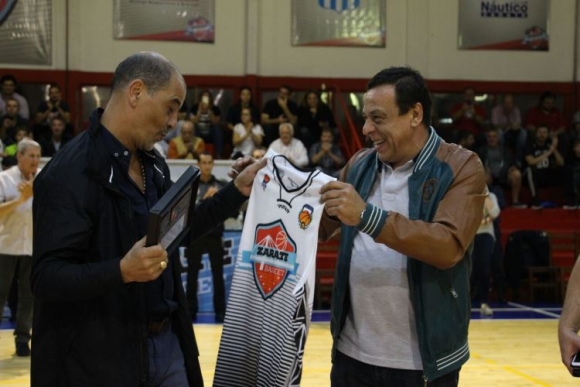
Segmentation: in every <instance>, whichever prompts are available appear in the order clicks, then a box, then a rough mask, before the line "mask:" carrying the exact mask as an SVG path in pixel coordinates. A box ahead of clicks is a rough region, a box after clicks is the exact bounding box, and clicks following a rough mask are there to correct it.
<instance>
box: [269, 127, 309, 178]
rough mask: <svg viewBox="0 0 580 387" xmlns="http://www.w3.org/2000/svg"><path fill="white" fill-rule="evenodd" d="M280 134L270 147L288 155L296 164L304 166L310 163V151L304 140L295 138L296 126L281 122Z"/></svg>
mask: <svg viewBox="0 0 580 387" xmlns="http://www.w3.org/2000/svg"><path fill="white" fill-rule="evenodd" d="M279 136H280V138H278V139H277V140H274V142H272V144H270V147H269V148H268V149H272V150H274V151H275V152H276V153H278V154H281V155H284V156H286V157H287V158H288V159H289V160H290V162H292V163H293V164H294V165H295V166H297V167H300V168H303V167H305V166H307V165H308V151H307V150H306V148H305V147H304V144H302V141H300V140H298V139H297V138H294V126H292V124H290V123H288V122H286V123H284V124H280V128H279Z"/></svg>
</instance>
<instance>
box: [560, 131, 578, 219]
mask: <svg viewBox="0 0 580 387" xmlns="http://www.w3.org/2000/svg"><path fill="white" fill-rule="evenodd" d="M564 170H565V174H564V188H565V190H566V204H565V205H564V207H563V208H564V209H565V210H576V209H578V208H579V206H580V138H576V139H575V140H574V142H573V143H572V149H571V150H570V152H568V157H567V159H566V160H565V164H564Z"/></svg>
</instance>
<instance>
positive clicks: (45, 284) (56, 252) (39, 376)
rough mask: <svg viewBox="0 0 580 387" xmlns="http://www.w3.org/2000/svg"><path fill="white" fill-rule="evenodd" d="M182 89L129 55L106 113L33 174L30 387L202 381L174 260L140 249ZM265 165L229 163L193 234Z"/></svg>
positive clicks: (150, 57)
mask: <svg viewBox="0 0 580 387" xmlns="http://www.w3.org/2000/svg"><path fill="white" fill-rule="evenodd" d="M185 93H186V85H185V81H184V79H183V76H182V75H181V74H180V73H179V70H178V69H177V68H176V67H175V65H173V64H172V63H171V62H169V61H168V60H167V59H166V58H165V57H163V56H161V55H160V54H157V53H152V52H140V53H137V54H133V55H131V56H129V57H128V58H127V59H125V60H123V61H122V62H121V63H120V64H119V65H118V66H117V69H116V70H115V73H114V75H113V82H112V86H111V96H110V100H109V102H108V103H107V105H106V107H105V109H100V108H99V109H96V110H95V111H94V112H93V114H92V116H91V119H90V123H89V127H88V129H87V130H85V131H83V132H82V133H81V134H79V135H78V136H76V137H75V138H74V139H73V140H71V144H69V145H67V146H65V147H64V148H63V149H61V150H60V151H59V152H58V153H57V154H56V155H55V156H54V157H53V159H52V160H51V162H50V163H48V164H47V165H46V166H45V167H44V168H43V170H42V172H41V173H40V174H39V175H38V177H37V178H36V180H35V182H34V193H35V199H34V208H33V213H34V225H35V229H34V252H33V254H34V259H33V266H32V274H31V277H30V278H31V286H32V291H33V293H34V297H35V305H34V323H33V332H34V335H33V339H32V348H33V349H34V350H33V351H32V359H31V373H30V379H31V384H32V385H33V386H37V385H43V386H62V385H67V386H84V385H93V386H140V385H150V386H190V385H193V386H201V385H203V378H202V374H201V369H200V366H199V360H198V349H197V344H196V341H195V337H194V332H193V329H192V326H191V317H190V315H189V312H188V311H187V302H186V298H185V292H184V291H183V287H182V286H181V273H180V270H179V257H178V256H177V255H171V256H168V252H167V251H166V250H165V248H164V247H163V246H162V245H161V244H156V245H153V246H145V241H146V237H145V235H146V234H147V219H148V215H149V208H151V206H153V205H155V203H156V202H157V201H158V200H159V199H160V198H161V196H162V195H163V194H164V193H165V192H167V190H168V189H169V187H170V186H171V176H170V171H169V168H168V166H167V164H166V163H165V160H163V159H162V158H160V157H159V156H158V155H157V154H155V153H151V149H152V148H153V145H154V143H155V142H156V141H159V139H161V138H163V137H164V136H165V135H166V133H167V130H168V129H171V128H174V127H175V125H176V123H177V113H178V110H179V107H180V106H181V105H182V103H183V101H184V99H185ZM250 164H251V165H250ZM264 165H265V160H264V161H262V162H254V161H253V160H252V159H251V158H249V157H248V158H244V159H242V160H237V161H236V162H235V163H234V164H233V166H232V167H233V168H234V169H235V171H236V178H235V179H234V180H233V181H232V182H230V183H228V184H227V185H226V186H225V187H224V188H223V189H221V190H220V192H218V193H217V194H216V195H214V196H213V197H212V198H210V199H208V200H207V201H205V202H204V203H201V204H200V205H198V206H197V207H196V208H195V219H192V221H193V222H192V225H191V226H192V230H191V235H192V237H193V238H197V237H199V236H202V235H204V234H205V233H206V232H209V231H210V230H212V229H213V228H214V227H216V226H217V225H219V224H220V223H222V222H223V221H224V220H225V219H226V218H227V216H229V214H230V213H231V212H232V211H235V210H237V209H238V208H239V206H240V205H241V204H242V203H243V202H244V201H245V200H246V199H247V196H249V194H250V191H251V186H252V183H253V180H254V177H255V176H256V171H257V170H258V169H259V168H262V167H263V166H264ZM232 174H234V172H233V171H232Z"/></svg>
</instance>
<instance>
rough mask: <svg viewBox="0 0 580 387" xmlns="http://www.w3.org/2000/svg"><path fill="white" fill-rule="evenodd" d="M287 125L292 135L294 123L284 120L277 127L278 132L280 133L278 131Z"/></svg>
mask: <svg viewBox="0 0 580 387" xmlns="http://www.w3.org/2000/svg"><path fill="white" fill-rule="evenodd" d="M285 126H287V127H288V128H289V129H290V134H291V135H292V136H294V125H292V124H291V123H289V122H284V123H282V124H280V126H279V127H278V133H280V131H281V130H282V128H283V127H285Z"/></svg>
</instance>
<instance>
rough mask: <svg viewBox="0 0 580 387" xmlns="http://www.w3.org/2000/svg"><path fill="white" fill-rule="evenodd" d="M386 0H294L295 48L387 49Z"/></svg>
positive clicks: (293, 28) (293, 36) (293, 43)
mask: <svg viewBox="0 0 580 387" xmlns="http://www.w3.org/2000/svg"><path fill="white" fill-rule="evenodd" d="M385 10H386V5H385V0H292V45H294V46H371V47H385V42H386V35H385V19H386V13H385V12H386V11H385Z"/></svg>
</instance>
